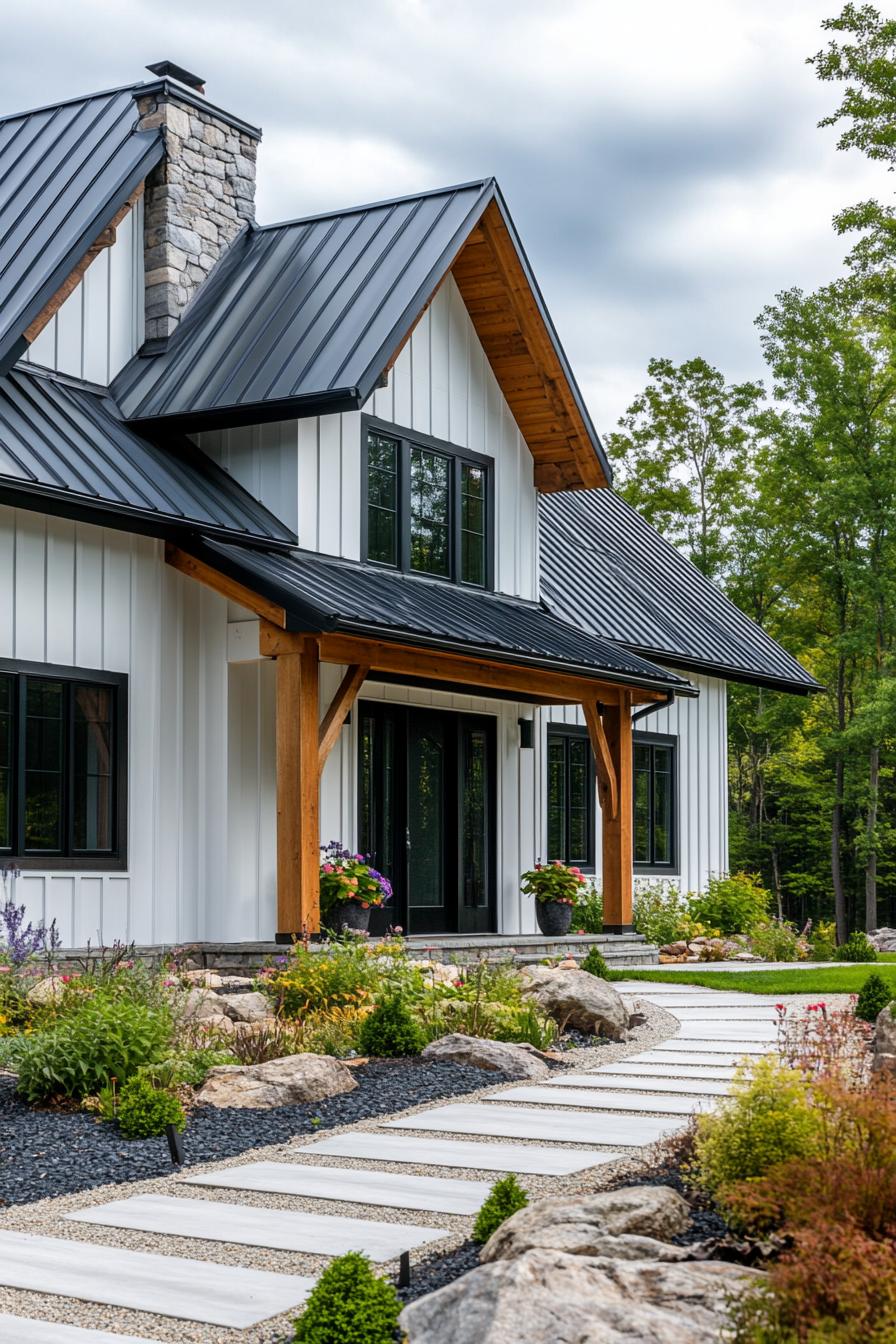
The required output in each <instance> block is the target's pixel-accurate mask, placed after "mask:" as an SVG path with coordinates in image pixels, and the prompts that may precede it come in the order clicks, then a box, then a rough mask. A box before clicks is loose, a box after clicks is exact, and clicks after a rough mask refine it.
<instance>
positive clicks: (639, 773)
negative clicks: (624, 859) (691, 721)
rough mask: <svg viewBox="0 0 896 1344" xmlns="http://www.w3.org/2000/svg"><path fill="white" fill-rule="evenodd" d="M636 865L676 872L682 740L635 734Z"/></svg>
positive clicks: (642, 867)
mask: <svg viewBox="0 0 896 1344" xmlns="http://www.w3.org/2000/svg"><path fill="white" fill-rule="evenodd" d="M633 754H634V760H633V766H634V790H635V808H634V866H635V868H636V869H638V870H640V871H642V872H648V871H649V872H674V871H675V868H676V864H677V861H678V856H677V843H676V828H677V796H676V795H677V787H678V771H677V754H678V739H677V738H675V737H666V736H664V735H662V734H660V733H635V734H634V741H633Z"/></svg>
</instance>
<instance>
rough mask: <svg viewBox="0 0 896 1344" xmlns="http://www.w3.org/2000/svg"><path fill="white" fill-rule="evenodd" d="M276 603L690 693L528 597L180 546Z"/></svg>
mask: <svg viewBox="0 0 896 1344" xmlns="http://www.w3.org/2000/svg"><path fill="white" fill-rule="evenodd" d="M190 549H191V551H192V552H193V554H195V555H197V556H198V557H199V558H201V559H203V560H206V561H207V562H208V563H209V564H210V565H211V566H213V567H214V568H215V569H218V570H219V571H220V572H222V573H224V574H226V575H229V576H230V577H231V578H234V579H236V580H237V581H239V582H240V583H243V584H245V585H246V586H247V587H248V588H251V589H252V591H253V592H256V593H258V594H259V595H260V596H262V597H266V598H268V599H269V600H270V601H273V602H276V603H277V604H278V605H280V606H282V607H284V608H285V610H286V612H287V614H288V617H289V618H290V627H291V628H292V629H295V630H309V631H313V632H315V633H319V632H338V633H341V634H352V635H362V636H367V637H372V638H376V639H388V640H392V641H394V642H404V643H410V644H414V645H415V646H419V647H423V648H450V649H452V650H453V651H455V652H458V653H463V654H466V655H467V656H469V655H471V654H472V655H474V656H475V655H477V654H478V655H481V656H487V657H489V658H493V659H494V658H498V659H500V660H502V661H507V662H513V663H522V664H524V665H531V666H539V667H549V668H550V669H551V670H553V671H556V672H565V673H567V674H575V675H577V676H586V677H593V678H595V679H596V680H602V681H613V682H620V683H624V684H625V685H629V686H631V685H637V686H642V687H645V688H648V689H651V690H658V691H666V692H670V691H671V692H675V693H677V694H679V695H694V694H696V692H695V691H694V689H693V687H692V686H691V685H690V684H689V683H688V682H687V681H686V680H684V679H683V678H682V677H679V676H676V675H675V674H674V673H672V672H669V671H668V670H667V669H665V668H660V667H656V666H654V665H653V664H652V663H649V662H647V661H646V659H643V658H641V657H639V656H638V655H636V654H633V653H629V652H627V651H626V650H623V649H620V648H618V647H616V646H615V645H614V644H611V643H608V642H607V641H606V640H603V639H598V638H596V637H595V636H594V635H591V634H583V633H582V631H581V630H580V629H577V628H574V627H573V626H571V625H568V624H567V623H566V622H565V621H563V620H561V619H560V618H559V617H557V616H556V615H553V614H551V613H549V612H546V611H545V610H544V608H543V607H541V606H540V605H539V604H537V603H534V602H525V601H522V600H521V599H519V598H512V597H507V596H504V595H502V594H500V593H491V592H485V591H483V590H482V589H474V588H466V587H462V586H461V585H458V584H453V583H443V582H440V581H439V580H437V579H426V578H423V577H420V576H417V575H409V574H399V573H396V572H395V571H394V570H388V569H379V568H377V567H374V566H370V565H361V564H358V563H356V562H354V561H349V560H339V559H335V558H334V557H331V556H324V555H320V554H318V553H317V552H312V551H293V552H292V553H291V554H289V555H286V554H279V555H278V554H272V553H270V552H265V551H263V550H255V551H249V550H246V549H244V548H242V547H239V546H233V545H230V544H228V543H225V542H218V541H213V540H208V541H205V542H204V543H203V544H201V545H199V546H191V547H190Z"/></svg>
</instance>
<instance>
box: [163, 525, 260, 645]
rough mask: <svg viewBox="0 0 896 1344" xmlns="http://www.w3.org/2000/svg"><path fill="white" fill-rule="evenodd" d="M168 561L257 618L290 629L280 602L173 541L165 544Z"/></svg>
mask: <svg viewBox="0 0 896 1344" xmlns="http://www.w3.org/2000/svg"><path fill="white" fill-rule="evenodd" d="M165 560H166V562H167V563H168V564H169V565H171V567H172V568H173V569H177V570H179V571H180V573H181V574H186V576H187V577H188V578H190V579H195V580H196V582H197V583H204V584H205V586H206V587H207V588H213V589H214V590H215V592H216V593H220V594H221V596H222V597H226V598H228V599H229V600H230V601H231V602H236V603H237V605H238V606H241V607H245V608H246V609H247V610H248V611H254V612H255V614H256V616H261V617H262V618H263V619H264V620H265V621H270V622H271V624H272V625H276V626H278V627H279V628H280V629H281V630H283V629H285V628H286V610H285V609H284V608H283V607H280V606H278V605H277V603H276V602H270V601H269V600H268V599H267V598H266V597H262V596H261V595H260V594H259V593H255V592H253V591H252V589H251V588H247V587H246V585H245V584H243V583H238V582H237V580H236V579H229V578H228V577H227V575H226V574H222V573H221V572H220V571H219V570H217V569H213V568H212V566H211V565H207V564H206V563H205V561H204V560H197V559H196V557H195V556H193V555H188V554H187V552H186V551H182V550H181V549H180V547H179V546H174V545H172V543H171V542H166V543H165Z"/></svg>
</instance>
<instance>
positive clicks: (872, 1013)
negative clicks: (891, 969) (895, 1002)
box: [856, 971, 893, 1022]
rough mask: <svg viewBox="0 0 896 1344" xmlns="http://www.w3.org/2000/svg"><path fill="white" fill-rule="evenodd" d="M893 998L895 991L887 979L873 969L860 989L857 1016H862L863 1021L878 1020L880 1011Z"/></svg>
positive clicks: (857, 1000)
mask: <svg viewBox="0 0 896 1344" xmlns="http://www.w3.org/2000/svg"><path fill="white" fill-rule="evenodd" d="M892 999H893V991H892V990H891V989H890V987H889V985H888V984H887V982H886V980H885V979H884V978H883V976H882V975H878V973H877V971H872V972H871V974H870V975H869V976H868V978H867V980H866V981H865V983H864V984H863V985H862V988H861V989H860V990H859V997H858V998H857V999H856V1017H860V1018H861V1019H862V1021H863V1022H876V1021H877V1015H878V1013H879V1012H880V1011H881V1009H882V1008H886V1006H887V1004H888V1003H890V1002H892Z"/></svg>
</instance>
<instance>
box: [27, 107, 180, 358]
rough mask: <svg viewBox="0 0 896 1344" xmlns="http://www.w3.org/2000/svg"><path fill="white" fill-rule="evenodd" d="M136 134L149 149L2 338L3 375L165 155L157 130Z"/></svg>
mask: <svg viewBox="0 0 896 1344" xmlns="http://www.w3.org/2000/svg"><path fill="white" fill-rule="evenodd" d="M134 135H135V136H138V137H139V138H140V139H141V140H145V141H146V148H145V150H144V152H143V153H142V154H141V156H140V158H139V160H138V161H137V162H136V163H134V164H133V165H132V166H131V168H130V169H129V171H128V172H127V173H125V174H123V176H122V177H121V179H120V180H119V182H118V184H117V186H116V188H115V191H114V192H113V193H112V194H111V195H110V196H107V197H106V199H105V200H104V201H103V204H102V208H101V209H99V210H97V212H96V214H95V215H94V216H93V218H92V219H91V221H90V223H89V224H88V225H87V227H86V228H85V229H84V230H83V232H82V233H81V234H80V236H79V237H78V239H77V240H76V241H75V242H74V243H73V244H72V246H71V247H70V248H69V250H68V251H67V252H66V254H65V256H64V257H63V259H62V260H61V261H60V262H59V264H58V265H57V266H56V267H55V269H54V270H53V272H52V273H51V274H50V275H49V276H48V277H47V279H46V280H45V281H44V283H43V285H41V287H40V289H39V290H38V291H37V293H36V294H35V295H34V297H33V298H32V299H31V300H30V302H29V303H28V304H27V305H26V306H25V307H24V308H23V309H22V311H21V313H20V314H19V316H18V318H17V319H16V325H15V327H13V328H12V329H10V331H9V332H7V334H6V336H5V337H3V338H2V339H0V376H2V375H3V374H5V373H8V372H9V370H10V369H11V368H12V366H13V365H14V364H15V363H16V361H17V360H19V359H20V358H21V357H22V355H23V354H24V353H25V351H26V350H27V348H28V342H27V340H26V339H25V336H24V332H26V331H27V330H28V328H29V327H30V326H31V324H32V322H33V321H34V320H35V318H37V317H38V316H39V315H40V314H41V313H42V312H43V310H44V308H45V307H46V305H47V304H48V303H49V302H50V300H51V299H52V298H53V296H54V295H55V294H57V293H58V291H59V290H60V288H61V287H62V285H64V284H65V281H66V280H67V279H68V278H69V276H70V275H71V274H72V271H74V269H75V268H76V266H77V265H78V263H79V262H80V261H82V260H83V258H84V256H85V255H86V253H87V252H88V250H89V249H90V247H91V246H92V245H93V244H94V243H95V242H96V240H97V238H98V237H99V236H100V234H101V233H102V232H103V230H104V229H106V228H107V227H108V225H109V223H110V221H111V220H113V219H114V218H115V216H116V215H117V214H118V212H119V210H120V209H121V208H122V206H124V205H125V204H126V203H127V201H128V200H129V199H130V197H131V196H132V195H133V193H134V192H135V191H136V189H137V187H139V185H140V183H141V182H143V181H145V180H146V176H147V174H148V173H150V172H151V171H152V169H153V168H154V167H155V166H156V164H157V163H159V162H160V161H161V160H162V158H163V157H164V154H165V145H164V141H163V139H162V136H161V134H160V133H159V132H158V131H157V130H156V131H135V132H134Z"/></svg>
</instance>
